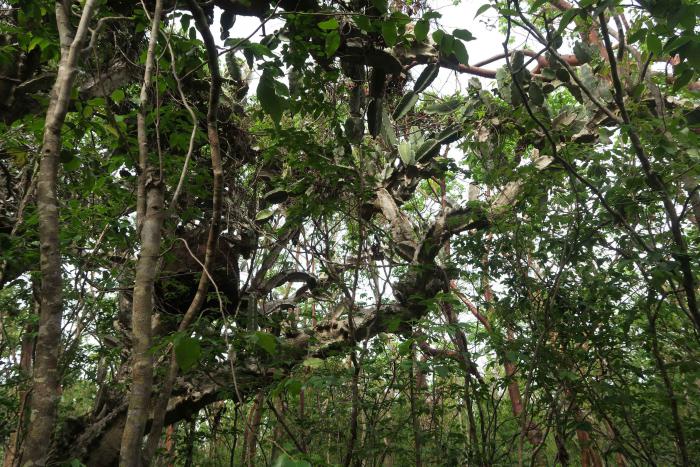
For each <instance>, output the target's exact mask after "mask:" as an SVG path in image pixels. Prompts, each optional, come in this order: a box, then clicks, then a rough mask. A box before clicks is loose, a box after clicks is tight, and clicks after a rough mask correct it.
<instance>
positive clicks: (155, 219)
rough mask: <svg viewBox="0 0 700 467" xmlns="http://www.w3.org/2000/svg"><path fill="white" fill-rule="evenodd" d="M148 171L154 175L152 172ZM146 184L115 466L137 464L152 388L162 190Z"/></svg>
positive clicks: (153, 182)
mask: <svg viewBox="0 0 700 467" xmlns="http://www.w3.org/2000/svg"><path fill="white" fill-rule="evenodd" d="M149 172H151V173H153V174H154V175H155V173H154V171H149ZM146 183H147V188H148V190H147V203H146V206H147V208H146V216H145V218H144V220H143V224H142V229H141V256H140V257H139V261H138V264H137V266H136V278H135V280H134V303H133V308H132V313H131V323H132V327H133V349H132V375H131V377H132V383H131V391H130V392H129V410H128V412H127V416H126V425H125V426H124V434H123V436H122V446H121V451H120V461H119V463H120V465H121V466H122V467H132V466H137V465H139V464H140V462H141V441H142V438H143V432H144V428H145V426H146V420H147V419H148V411H149V406H150V400H151V390H152V386H153V358H152V356H151V312H152V310H153V283H154V281H155V276H156V269H157V266H158V257H159V254H160V239H161V235H160V230H161V227H162V225H163V191H162V187H161V181H160V180H158V179H156V178H149V179H147V181H146Z"/></svg>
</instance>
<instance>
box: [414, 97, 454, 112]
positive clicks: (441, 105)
mask: <svg viewBox="0 0 700 467" xmlns="http://www.w3.org/2000/svg"><path fill="white" fill-rule="evenodd" d="M461 105H462V101H461V100H460V99H454V98H453V99H448V100H445V101H442V102H437V103H435V104H431V105H428V106H426V107H425V108H424V109H423V110H424V111H425V113H428V114H449V113H452V112H454V111H455V110H457V109H458V108H459V106H461Z"/></svg>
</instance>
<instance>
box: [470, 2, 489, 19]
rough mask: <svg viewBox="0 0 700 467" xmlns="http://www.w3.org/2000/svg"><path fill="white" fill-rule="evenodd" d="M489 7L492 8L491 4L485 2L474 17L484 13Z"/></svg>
mask: <svg viewBox="0 0 700 467" xmlns="http://www.w3.org/2000/svg"><path fill="white" fill-rule="evenodd" d="M489 8H491V5H490V4H488V3H485V4H483V5H481V6H480V7H479V8H478V9H477V10H476V14H475V15H474V18H476V17H477V16H479V15H481V14H483V13H484V12H485V11H486V10H488V9H489Z"/></svg>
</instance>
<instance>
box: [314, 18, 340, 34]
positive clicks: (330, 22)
mask: <svg viewBox="0 0 700 467" xmlns="http://www.w3.org/2000/svg"><path fill="white" fill-rule="evenodd" d="M338 26H339V24H338V20H336V19H335V18H330V19H327V20H326V21H321V22H320V23H318V27H319V28H321V29H323V30H324V31H330V30H332V29H338Z"/></svg>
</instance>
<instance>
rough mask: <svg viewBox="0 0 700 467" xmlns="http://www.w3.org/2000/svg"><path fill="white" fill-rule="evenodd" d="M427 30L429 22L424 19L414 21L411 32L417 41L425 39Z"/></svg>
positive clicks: (428, 29)
mask: <svg viewBox="0 0 700 467" xmlns="http://www.w3.org/2000/svg"><path fill="white" fill-rule="evenodd" d="M429 31H430V23H429V22H428V20H426V19H421V20H418V21H416V25H415V26H414V27H413V34H414V35H415V36H416V40H417V41H418V42H423V41H425V40H426V39H427V38H428V32H429Z"/></svg>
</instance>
